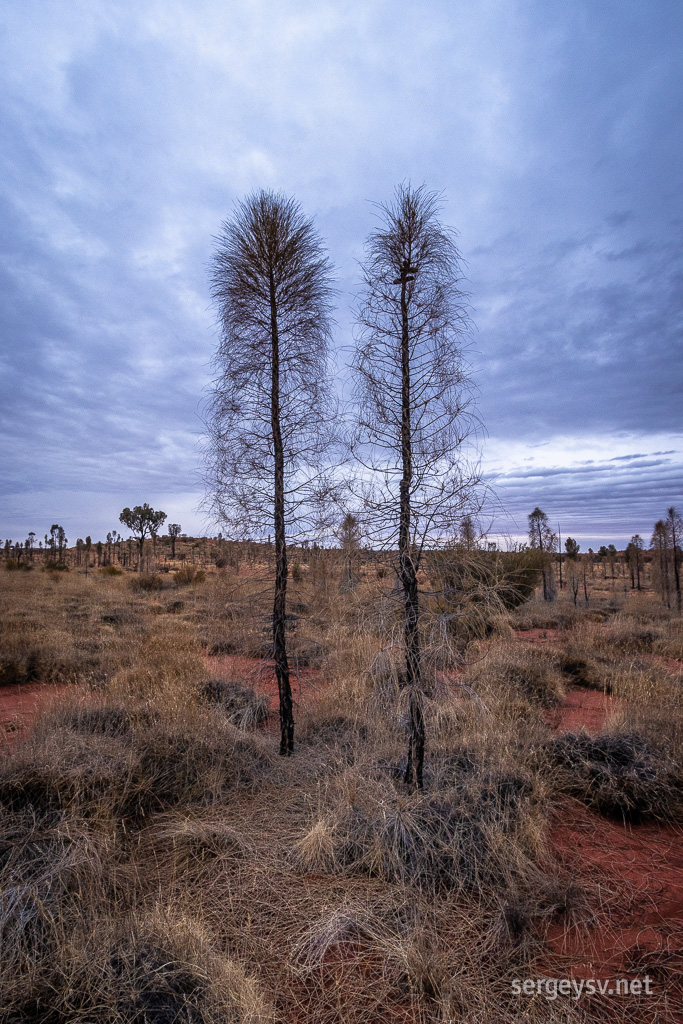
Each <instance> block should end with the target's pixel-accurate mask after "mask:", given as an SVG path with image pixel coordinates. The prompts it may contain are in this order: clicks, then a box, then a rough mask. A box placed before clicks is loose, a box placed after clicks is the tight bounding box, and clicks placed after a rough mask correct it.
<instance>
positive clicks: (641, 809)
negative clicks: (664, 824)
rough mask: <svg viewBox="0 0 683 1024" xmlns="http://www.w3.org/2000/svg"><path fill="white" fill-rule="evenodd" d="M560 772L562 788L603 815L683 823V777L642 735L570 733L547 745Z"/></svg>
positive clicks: (633, 819) (626, 819)
mask: <svg viewBox="0 0 683 1024" xmlns="http://www.w3.org/2000/svg"><path fill="white" fill-rule="evenodd" d="M548 750H549V754H550V758H551V760H552V761H553V762H554V763H555V764H556V765H557V766H558V768H559V769H560V774H559V777H558V780H557V783H558V788H559V789H560V790H561V791H562V792H565V793H568V794H569V795H571V796H575V797H577V798H578V799H580V800H582V801H584V802H585V803H586V804H587V805H588V806H589V807H592V808H594V809H595V810H597V811H599V812H600V813H601V814H606V815H609V816H612V817H616V818H620V819H622V820H623V821H630V822H638V821H641V820H643V819H654V820H660V821H672V820H682V819H683V798H682V796H681V790H682V783H683V776H682V774H681V770H680V768H679V767H677V766H676V765H675V764H674V763H673V762H672V761H671V759H670V758H669V757H667V755H666V754H665V753H663V752H662V751H661V750H659V749H658V748H657V747H655V746H653V745H652V744H651V743H649V742H648V741H647V740H646V739H645V738H644V737H643V736H639V735H637V734H628V733H614V734H613V733H602V734H600V735H599V736H594V737H592V736H588V735H587V734H586V733H578V734H574V733H568V734H567V735H565V736H560V737H557V738H556V739H555V740H553V741H552V742H551V743H550V744H549V747H548Z"/></svg>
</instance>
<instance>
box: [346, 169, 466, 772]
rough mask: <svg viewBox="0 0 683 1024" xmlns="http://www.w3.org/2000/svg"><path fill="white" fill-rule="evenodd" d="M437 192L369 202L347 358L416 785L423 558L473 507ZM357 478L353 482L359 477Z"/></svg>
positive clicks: (459, 328)
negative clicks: (371, 220) (388, 571)
mask: <svg viewBox="0 0 683 1024" xmlns="http://www.w3.org/2000/svg"><path fill="white" fill-rule="evenodd" d="M440 205H441V204H440V199H439V196H438V195H437V194H436V193H434V192H428V191H426V189H425V188H424V187H421V188H417V189H414V188H412V186H411V185H410V184H403V185H400V186H398V188H397V189H396V190H395V194H394V199H393V201H392V202H389V203H386V204H380V205H378V207H377V211H378V217H379V223H378V226H377V228H376V230H375V231H374V232H373V233H372V234H371V235H370V237H369V238H368V240H367V243H366V248H365V259H364V262H363V265H362V270H363V277H364V290H363V295H362V300H361V304H360V306H359V308H358V310H357V314H356V318H357V326H358V329H357V337H356V351H355V355H354V360H353V373H354V381H355V393H356V398H357V408H358V416H357V423H356V428H355V436H354V437H353V441H352V452H353V454H354V456H355V458H356V459H357V461H358V463H359V464H360V466H361V467H362V469H361V473H360V477H361V481H362V482H363V484H365V487H364V493H362V494H361V498H362V502H361V503H360V508H359V515H361V517H362V518H361V522H362V525H363V528H364V532H365V533H366V535H367V536H368V537H369V539H370V541H371V542H372V543H373V544H375V545H377V546H379V545H382V546H384V547H385V548H388V549H389V550H391V551H394V550H396V548H398V557H397V565H396V572H397V576H398V585H399V587H400V591H401V600H402V616H401V617H402V642H403V650H404V654H405V685H406V689H407V693H408V701H409V705H408V706H409V738H408V757H407V765H406V770H405V775H404V779H405V782H406V783H407V784H408V785H413V784H415V785H416V786H417V787H418V788H422V785H423V762H424V751H425V739H426V737H425V723H424V714H423V697H424V685H423V681H424V665H423V660H424V655H423V644H422V641H421V636H420V630H421V618H422V616H423V614H424V611H425V603H424V601H422V602H421V600H420V568H421V565H422V563H423V555H424V552H425V550H426V549H428V548H429V547H430V546H433V545H436V544H439V543H443V541H444V540H445V539H446V538H447V537H448V535H449V533H450V532H451V531H452V530H453V527H454V524H457V523H458V522H459V521H460V522H462V520H463V518H464V516H466V515H470V514H472V512H473V511H474V512H477V511H478V510H479V509H478V503H477V501H476V499H475V486H476V484H477V483H478V482H479V476H478V465H477V459H476V458H468V455H469V452H470V451H473V448H472V445H471V438H472V436H473V433H474V423H473V418H472V416H471V414H469V412H468V410H469V406H470V403H471V393H472V389H471V381H470V378H469V376H468V373H467V367H466V364H465V361H464V357H463V336H464V335H466V334H467V332H468V330H469V321H468V317H467V313H466V310H465V307H464V305H463V302H464V296H463V294H462V292H461V291H460V288H459V281H460V280H461V279H462V272H461V257H460V253H459V252H458V249H457V247H456V245H455V240H454V233H453V232H452V231H451V230H450V229H449V228H446V227H444V225H442V223H441V221H440V218H439V212H440ZM363 484H361V486H363Z"/></svg>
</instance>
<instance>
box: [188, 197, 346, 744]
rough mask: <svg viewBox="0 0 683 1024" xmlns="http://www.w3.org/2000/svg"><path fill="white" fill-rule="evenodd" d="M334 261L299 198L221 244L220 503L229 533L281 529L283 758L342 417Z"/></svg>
mask: <svg viewBox="0 0 683 1024" xmlns="http://www.w3.org/2000/svg"><path fill="white" fill-rule="evenodd" d="M330 278H331V265H330V263H329V261H328V259H327V256H326V254H325V251H324V248H323V245H322V242H321V239H320V237H319V236H318V234H317V233H316V231H315V229H314V227H313V223H312V221H311V220H309V219H307V218H306V217H305V216H304V214H303V212H302V210H301V207H300V206H299V204H298V203H297V202H295V200H294V199H290V198H287V197H285V196H284V195H282V194H279V193H277V194H276V193H273V192H266V191H261V192H258V193H254V194H252V195H250V196H248V197H247V198H246V199H245V200H244V201H243V202H240V203H239V204H238V205H237V207H236V209H235V211H234V214H233V216H232V218H231V219H230V220H228V221H226V222H225V224H224V225H223V229H222V232H221V234H220V236H219V237H218V239H217V245H216V250H215V253H214V258H213V266H212V286H213V298H214V302H215V304H216V307H217V310H218V317H219V323H220V329H221V341H220V345H219V348H218V352H217V354H216V357H215V367H216V369H217V371H218V375H217V377H216V380H215V382H214V385H213V392H212V400H211V404H210V410H209V416H208V444H207V446H206V455H207V459H208V467H209V471H208V477H207V483H208V495H209V496H208V507H209V508H210V510H211V511H212V512H213V514H214V515H215V517H216V518H217V519H218V520H219V521H220V522H221V523H222V524H224V525H225V526H226V527H227V531H228V534H229V535H232V537H233V538H239V537H246V536H251V537H254V536H255V537H262V538H264V539H265V537H266V536H267V535H268V534H269V533H270V532H271V531H273V530H274V533H275V592H274V599H273V656H274V659H275V674H276V677H277V683H278V691H279V698H280V753H281V754H284V755H286V754H291V753H292V751H293V749H294V716H293V707H292V690H291V686H290V679H289V663H288V660H287V647H286V635H285V612H286V599H287V571H288V570H287V540H288V537H289V538H290V539H291V538H292V537H293V536H296V535H297V531H298V535H299V536H302V535H304V534H305V533H306V531H307V530H308V529H310V528H311V523H312V518H313V517H314V515H315V510H316V507H317V506H318V504H319V499H320V495H321V490H322V489H323V488H321V486H320V484H321V477H320V469H321V466H322V464H323V463H324V459H325V456H326V454H327V448H328V446H329V439H330V429H331V424H332V421H333V417H331V415H330V403H331V388H330V384H329V374H328V344H329V338H330V329H331V298H332V290H331V287H330Z"/></svg>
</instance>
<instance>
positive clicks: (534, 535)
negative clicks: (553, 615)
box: [528, 505, 557, 601]
mask: <svg viewBox="0 0 683 1024" xmlns="http://www.w3.org/2000/svg"><path fill="white" fill-rule="evenodd" d="M528 523H529V545H530V546H531V547H532V548H536V549H537V550H538V551H540V552H542V553H544V554H545V555H546V558H545V559H544V560H543V567H542V578H543V600H544V601H552V600H553V598H554V597H555V590H554V588H553V579H552V571H551V568H550V564H551V563H550V556H551V554H552V552H553V551H554V550H555V547H556V545H557V537H556V535H555V534H554V533H553V531H552V529H551V528H550V521H549V519H548V516H547V515H546V514H545V512H543V511H541V509H540V508H539V507H538V505H537V506H536V508H535V509H534V510H533V512H530V513H529V517H528Z"/></svg>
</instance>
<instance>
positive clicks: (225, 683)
mask: <svg viewBox="0 0 683 1024" xmlns="http://www.w3.org/2000/svg"><path fill="white" fill-rule="evenodd" d="M199 692H200V695H201V697H202V699H203V700H205V701H206V702H207V703H208V704H213V705H215V706H217V707H219V708H220V709H221V711H222V712H223V713H224V714H225V716H226V718H227V720H228V721H229V722H232V724H233V725H236V726H237V728H238V729H248V728H250V727H252V726H254V725H259V724H260V723H261V722H265V721H266V719H267V718H268V715H269V713H270V701H269V700H268V697H266V696H265V695H264V694H260V693H256V691H255V690H254V688H253V687H251V686H246V685H245V684H244V683H241V682H239V681H238V680H224V679H208V680H206V682H204V683H200V686H199Z"/></svg>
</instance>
